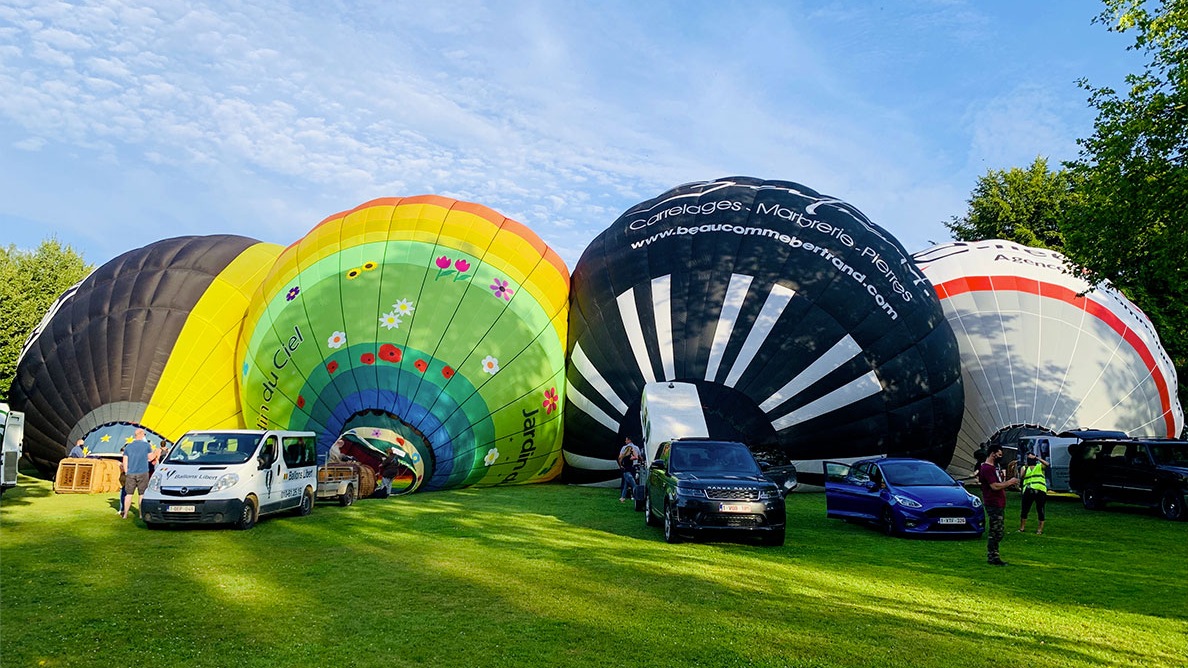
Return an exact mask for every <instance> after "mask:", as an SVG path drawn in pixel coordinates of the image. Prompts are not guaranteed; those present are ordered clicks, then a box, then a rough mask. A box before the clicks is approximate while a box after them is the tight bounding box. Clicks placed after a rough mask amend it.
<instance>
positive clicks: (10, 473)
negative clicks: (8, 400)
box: [0, 404, 25, 494]
mask: <svg viewBox="0 0 1188 668" xmlns="http://www.w3.org/2000/svg"><path fill="white" fill-rule="evenodd" d="M24 440H25V414H24V413H22V412H20V411H12V410H9V409H8V404H0V442H2V443H3V445H2V446H0V494H2V493H4V490H6V489H8V488H9V487H16V483H17V462H19V461H20V459H21V454H22V453H23V447H24Z"/></svg>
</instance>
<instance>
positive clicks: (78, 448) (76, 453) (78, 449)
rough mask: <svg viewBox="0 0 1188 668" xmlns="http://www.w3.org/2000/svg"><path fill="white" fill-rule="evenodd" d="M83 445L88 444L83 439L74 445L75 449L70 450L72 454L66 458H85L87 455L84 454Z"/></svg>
mask: <svg viewBox="0 0 1188 668" xmlns="http://www.w3.org/2000/svg"><path fill="white" fill-rule="evenodd" d="M83 443H86V441H84V440H82V439H81V438H80V439H78V442H77V443H75V444H74V447H73V448H70V454H68V455H66V456H67V457H70V458H72V459H77V458H81V457H85V456H86V453H84V452H83Z"/></svg>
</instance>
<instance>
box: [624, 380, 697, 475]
mask: <svg viewBox="0 0 1188 668" xmlns="http://www.w3.org/2000/svg"><path fill="white" fill-rule="evenodd" d="M639 422H640V427H641V428H642V429H643V439H644V448H643V452H644V458H645V460H646V462H647V463H648V465H651V463H652V460H654V459H655V458H656V450H657V449H659V447H660V444H661V443H663V442H665V441H671V440H673V439H677V438H689V437H708V436H709V427H707V426H706V424H705V409H704V408H703V407H702V406H701V396H700V395H699V394H698V393H697V386H696V385H694V384H692V383H678V382H675V381H672V382H663V383H648V384H647V385H644V389H643V395H642V396H641V397H640V403H639Z"/></svg>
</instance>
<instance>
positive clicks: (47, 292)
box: [0, 237, 91, 401]
mask: <svg viewBox="0 0 1188 668" xmlns="http://www.w3.org/2000/svg"><path fill="white" fill-rule="evenodd" d="M90 271H91V266H90V265H88V264H86V262H84V261H83V258H82V256H81V255H79V254H78V253H76V252H75V251H74V249H73V248H71V247H70V246H63V245H62V244H61V243H60V242H59V241H58V240H57V239H54V238H52V237H51V238H49V239H46V240H45V241H42V242H41V245H40V246H38V247H37V250H35V251H25V250H20V249H18V248H17V247H16V246H9V247H8V248H0V388H2V389H3V391H4V399H5V401H7V399H8V392H9V387H10V386H11V385H12V379H13V377H15V376H16V366H17V360H18V358H19V357H20V354H21V348H22V347H23V346H24V345H25V340H26V339H27V338H28V337H29V333H30V332H32V331H33V328H34V327H36V326H37V324H38V323H40V322H41V318H42V317H43V316H44V315H45V314H46V312H47V311H48V310H49V308H50V306H52V305H53V303H54V300H56V299H57V298H58V296H59V295H61V294H62V293H63V292H65V291H66V289H67V288H69V287H70V286H72V285H74V284H75V283H78V282H79V281H81V280H82V279H83V278H84V277H85V276H86V275H87V274H88V273H90Z"/></svg>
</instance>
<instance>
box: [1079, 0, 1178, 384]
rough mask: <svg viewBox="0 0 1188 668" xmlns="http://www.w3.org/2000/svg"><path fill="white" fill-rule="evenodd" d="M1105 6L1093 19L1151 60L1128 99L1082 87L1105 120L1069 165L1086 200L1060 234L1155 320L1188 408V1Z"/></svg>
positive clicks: (1125, 0) (1132, 79)
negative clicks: (1131, 38)
mask: <svg viewBox="0 0 1188 668" xmlns="http://www.w3.org/2000/svg"><path fill="white" fill-rule="evenodd" d="M1105 5H1106V9H1105V11H1103V12H1102V13H1101V14H1100V15H1099V16H1098V17H1097V18H1096V19H1095V20H1096V21H1097V22H1099V23H1102V24H1104V25H1106V26H1107V27H1108V29H1109V30H1111V31H1115V32H1120V33H1122V32H1125V33H1131V34H1133V35H1134V36H1135V39H1134V43H1133V45H1132V46H1130V47H1129V48H1130V49H1134V50H1138V51H1140V52H1142V53H1143V54H1144V55H1146V56H1147V57H1148V58H1149V60H1148V62H1147V65H1146V66H1145V69H1144V70H1143V71H1142V72H1139V73H1136V74H1131V75H1129V76H1127V78H1126V84H1127V85H1128V86H1129V90H1128V91H1124V92H1123V93H1119V92H1116V91H1114V90H1113V89H1110V88H1106V87H1101V88H1097V87H1093V86H1091V85H1090V84H1089V83H1088V82H1087V81H1085V80H1082V81H1081V82H1080V84H1081V86H1082V88H1084V89H1085V90H1087V91H1088V92H1089V94H1090V96H1089V103H1090V105H1091V106H1092V107H1094V108H1095V109H1096V110H1097V118H1096V120H1095V122H1094V131H1093V134H1092V136H1090V137H1089V138H1087V139H1082V140H1079V142H1078V143H1079V144H1080V146H1081V152H1080V156H1079V158H1078V159H1077V160H1076V161H1073V162H1071V163H1068V165H1067V166H1068V168H1069V169H1070V171H1071V172H1072V173H1073V174H1074V175H1075V177H1076V178H1077V179H1078V191H1079V192H1080V194H1081V195H1082V196H1083V199H1082V200H1081V201H1080V202H1079V203H1078V206H1076V207H1073V208H1072V209H1071V210H1070V212H1069V215H1068V216H1067V218H1066V219H1065V220H1064V222H1063V224H1062V226H1061V227H1062V229H1063V231H1064V237H1065V253H1066V254H1067V255H1068V256H1069V258H1070V259H1071V260H1072V261H1073V262H1075V263H1076V264H1077V265H1079V266H1080V267H1082V268H1084V269H1087V270H1088V271H1089V272H1090V274H1091V275H1092V277H1093V278H1095V279H1106V280H1109V281H1110V282H1111V283H1113V284H1114V285H1115V286H1117V287H1119V288H1120V289H1121V290H1122V291H1123V292H1124V293H1126V295H1127V296H1128V297H1130V298H1131V299H1132V300H1133V301H1134V302H1135V303H1136V304H1137V305H1138V306H1139V308H1141V309H1142V310H1143V311H1144V312H1145V313H1146V314H1147V316H1148V317H1150V318H1151V320H1152V322H1153V323H1154V325H1155V328H1156V330H1157V331H1158V332H1159V335H1160V338H1161V340H1162V341H1163V344H1164V347H1165V348H1166V349H1167V351H1168V354H1169V355H1171V357H1172V361H1173V363H1174V364H1175V366H1176V369H1177V373H1178V374H1179V377H1180V381H1181V383H1180V388H1179V389H1180V400H1181V403H1182V404H1188V385H1186V384H1185V381H1188V164H1186V160H1188V2H1184V1H1183V0H1168V1H1167V2H1165V3H1159V4H1158V5H1155V4H1154V3H1149V2H1144V1H1143V0H1106V1H1105Z"/></svg>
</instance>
